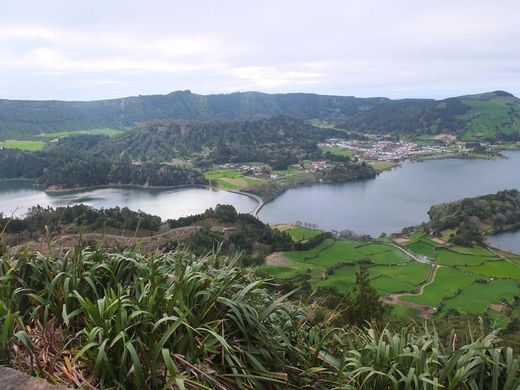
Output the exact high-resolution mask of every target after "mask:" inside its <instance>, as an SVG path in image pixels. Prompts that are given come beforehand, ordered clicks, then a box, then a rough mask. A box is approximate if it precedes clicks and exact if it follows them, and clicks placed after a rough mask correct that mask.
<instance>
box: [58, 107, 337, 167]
mask: <svg viewBox="0 0 520 390" xmlns="http://www.w3.org/2000/svg"><path fill="white" fill-rule="evenodd" d="M335 135H345V134H344V133H343V132H339V131H334V130H330V129H322V130H317V129H316V128H315V127H313V126H311V125H309V124H307V123H305V122H304V121H303V120H299V119H293V118H290V117H287V116H281V115H278V116H274V117H271V118H265V119H257V120H250V121H231V122H229V121H228V122H220V121H217V122H196V123H187V124H179V123H176V122H171V121H154V122H151V123H148V124H144V125H142V126H139V127H138V128H137V129H135V130H131V131H128V132H126V133H124V134H122V135H120V136H117V137H113V138H109V139H106V140H104V141H102V142H100V143H99V144H98V145H96V146H95V147H94V148H93V149H92V150H93V151H94V152H100V153H102V154H104V155H107V156H108V155H109V156H124V157H128V158H132V159H134V160H140V161H154V160H155V161H169V160H171V159H173V158H183V157H184V158H195V160H196V161H197V162H198V163H199V165H200V164H202V165H204V163H207V164H211V163H217V164H218V163H227V162H232V163H234V162H247V161H260V162H264V163H267V164H270V165H271V166H273V167H275V168H276V167H278V166H280V167H281V168H282V169H284V168H286V167H287V166H288V165H290V164H294V163H296V162H298V161H300V160H301V159H304V158H309V157H310V155H311V154H313V153H314V154H318V155H319V150H318V147H317V144H318V142H320V141H323V140H324V139H326V138H327V137H331V136H335ZM64 141H65V142H67V141H66V140H64ZM57 146H60V143H58V145H57Z"/></svg>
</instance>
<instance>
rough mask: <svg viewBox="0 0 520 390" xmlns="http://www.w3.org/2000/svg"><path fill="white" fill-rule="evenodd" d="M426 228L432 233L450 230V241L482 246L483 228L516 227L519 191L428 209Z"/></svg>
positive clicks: (500, 228) (519, 217)
mask: <svg viewBox="0 0 520 390" xmlns="http://www.w3.org/2000/svg"><path fill="white" fill-rule="evenodd" d="M428 215H429V216H430V223H429V227H430V228H431V229H432V231H433V233H434V234H439V233H440V232H442V231H443V230H446V229H454V230H455V233H454V234H453V236H452V237H451V239H452V241H453V242H455V243H458V244H462V245H472V244H473V243H477V244H483V237H482V233H483V229H484V228H485V227H486V228H488V229H489V228H491V229H493V230H494V231H500V230H504V229H511V228H515V227H518V226H520V192H519V191H518V190H504V191H499V192H497V193H496V194H492V195H484V196H479V197H475V198H466V199H463V200H460V201H456V202H451V203H445V204H441V205H437V206H433V207H431V208H430V211H429V212H428Z"/></svg>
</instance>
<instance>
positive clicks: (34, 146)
mask: <svg viewBox="0 0 520 390" xmlns="http://www.w3.org/2000/svg"><path fill="white" fill-rule="evenodd" d="M44 146H45V142H43V141H26V140H16V139H8V140H5V141H0V147H4V148H8V149H19V150H25V151H28V152H36V151H38V150H42V149H43V147H44Z"/></svg>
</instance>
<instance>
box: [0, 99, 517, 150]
mask: <svg viewBox="0 0 520 390" xmlns="http://www.w3.org/2000/svg"><path fill="white" fill-rule="evenodd" d="M280 114H282V115H287V116H291V117H294V118H299V119H303V120H310V119H317V120H320V121H323V122H326V123H328V124H332V125H336V126H337V127H339V128H346V129H350V130H356V131H359V132H372V133H374V132H375V133H390V132H397V133H407V134H415V135H419V134H438V133H451V134H456V135H459V136H464V138H465V139H486V140H490V141H495V140H498V141H517V140H519V139H520V100H519V99H517V98H516V97H514V96H513V95H511V94H509V93H507V92H503V91H495V92H489V93H483V94H479V95H469V96H460V97H454V98H448V99H443V100H433V99H402V100H390V99H386V98H355V97H351V96H326V95H315V94H304V93H289V94H264V93H259V92H244V93H238V92H237V93H232V94H220V95H208V96H204V95H198V94H194V93H191V92H190V91H177V92H172V93H170V94H168V95H152V96H136V97H126V98H120V99H112V100H100V101H92V102H63V101H16V100H0V140H3V139H9V138H14V139H30V138H34V137H35V136H36V135H38V134H41V133H48V132H56V131H77V130H85V129H96V128H117V129H128V128H133V127H134V126H135V125H136V124H139V123H142V122H148V121H153V120H175V121H178V122H179V121H205V122H219V121H236V120H251V119H255V118H267V117H271V116H276V115H280Z"/></svg>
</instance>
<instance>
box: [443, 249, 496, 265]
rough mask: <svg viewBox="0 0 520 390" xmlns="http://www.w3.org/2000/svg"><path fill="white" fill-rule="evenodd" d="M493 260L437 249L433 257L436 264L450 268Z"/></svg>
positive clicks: (489, 257)
mask: <svg viewBox="0 0 520 390" xmlns="http://www.w3.org/2000/svg"><path fill="white" fill-rule="evenodd" d="M495 259H496V257H495V256H482V255H470V254H463V253H460V252H455V251H453V250H448V249H444V248H438V249H437V251H436V257H435V260H436V262H437V263H438V264H442V265H450V266H462V265H465V266H475V265H480V264H482V263H485V262H487V261H490V260H495Z"/></svg>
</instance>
